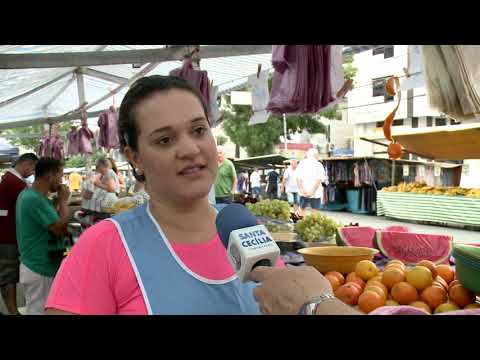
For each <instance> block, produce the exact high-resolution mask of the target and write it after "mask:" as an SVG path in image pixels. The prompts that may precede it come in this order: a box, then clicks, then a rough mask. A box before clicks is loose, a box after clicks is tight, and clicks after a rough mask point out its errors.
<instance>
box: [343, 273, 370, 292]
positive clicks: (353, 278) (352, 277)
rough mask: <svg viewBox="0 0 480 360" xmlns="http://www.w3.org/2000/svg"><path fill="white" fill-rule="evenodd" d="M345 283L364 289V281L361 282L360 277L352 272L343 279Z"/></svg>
mask: <svg viewBox="0 0 480 360" xmlns="http://www.w3.org/2000/svg"><path fill="white" fill-rule="evenodd" d="M345 280H346V282H347V283H349V282H355V283H357V284H358V285H360V286H361V287H362V289H363V288H365V281H363V280H362V278H361V277H359V276H357V274H355V273H354V272H352V273H350V274H348V275H347V278H346V279H345Z"/></svg>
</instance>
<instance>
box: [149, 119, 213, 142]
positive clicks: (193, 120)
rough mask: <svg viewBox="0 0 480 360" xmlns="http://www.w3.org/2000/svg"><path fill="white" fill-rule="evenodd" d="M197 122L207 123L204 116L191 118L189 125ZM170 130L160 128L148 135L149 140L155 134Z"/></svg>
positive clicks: (169, 128)
mask: <svg viewBox="0 0 480 360" xmlns="http://www.w3.org/2000/svg"><path fill="white" fill-rule="evenodd" d="M199 121H207V119H206V118H205V116H197V117H195V118H193V119H192V120H190V122H191V123H195V122H199ZM171 129H172V127H171V126H163V127H161V128H158V129H155V130H153V131H152V132H151V133H150V135H148V137H149V138H150V137H151V136H153V135H155V134H158V133H160V132H163V131H167V130H171Z"/></svg>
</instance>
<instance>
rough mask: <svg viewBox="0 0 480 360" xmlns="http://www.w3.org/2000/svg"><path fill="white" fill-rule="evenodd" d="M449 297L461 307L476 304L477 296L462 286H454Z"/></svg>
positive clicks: (449, 292)
mask: <svg viewBox="0 0 480 360" xmlns="http://www.w3.org/2000/svg"><path fill="white" fill-rule="evenodd" d="M448 295H449V296H450V299H451V300H452V301H453V302H454V303H456V304H457V305H458V306H460V307H464V306H467V305H468V304H472V303H474V302H475V294H474V293H473V292H471V291H470V290H468V289H466V288H465V287H463V285H461V284H457V285H455V286H452V287H451V288H450V290H449V291H448Z"/></svg>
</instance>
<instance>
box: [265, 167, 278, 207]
mask: <svg viewBox="0 0 480 360" xmlns="http://www.w3.org/2000/svg"><path fill="white" fill-rule="evenodd" d="M278 178H279V177H278V173H277V171H276V170H275V169H273V170H272V171H270V172H269V173H268V175H267V195H268V198H269V199H270V200H273V199H276V198H277V196H278Z"/></svg>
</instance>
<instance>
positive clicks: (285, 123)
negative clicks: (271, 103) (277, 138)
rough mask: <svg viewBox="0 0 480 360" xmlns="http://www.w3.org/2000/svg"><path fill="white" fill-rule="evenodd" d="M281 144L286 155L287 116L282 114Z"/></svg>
mask: <svg viewBox="0 0 480 360" xmlns="http://www.w3.org/2000/svg"><path fill="white" fill-rule="evenodd" d="M283 142H284V146H285V155H287V150H288V146H287V115H286V114H283Z"/></svg>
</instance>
